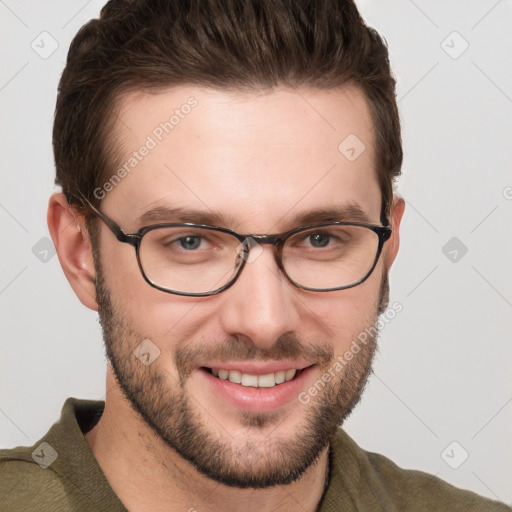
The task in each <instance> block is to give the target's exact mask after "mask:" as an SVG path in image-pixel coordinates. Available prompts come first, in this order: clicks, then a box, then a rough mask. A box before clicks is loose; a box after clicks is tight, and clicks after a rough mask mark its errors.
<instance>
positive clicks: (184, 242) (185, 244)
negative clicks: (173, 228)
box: [176, 236, 201, 251]
mask: <svg viewBox="0 0 512 512" xmlns="http://www.w3.org/2000/svg"><path fill="white" fill-rule="evenodd" d="M176 241H177V242H179V244H180V246H181V247H182V249H185V250H187V251H192V250H194V249H197V248H198V247H199V246H200V245H201V237H199V236H185V237H183V238H179V239H178V240H176Z"/></svg>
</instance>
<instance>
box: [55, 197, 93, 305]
mask: <svg viewBox="0 0 512 512" xmlns="http://www.w3.org/2000/svg"><path fill="white" fill-rule="evenodd" d="M47 221H48V229H49V230H50V235H51V237H52V240H53V244H54V245H55V249H56V250H57V255H58V257H59V261H60V265H61V267H62V270H63V271H64V274H65V275H66V278H67V280H68V281H69V284H70V285H71V288H73V290H74V292H75V293H76V295H77V297H78V298H79V299H80V302H82V304H84V305H85V306H87V307H88V308H90V309H92V310H94V311H97V310H98V303H97V301H96V289H95V286H94V279H95V274H96V273H95V270H94V260H93V256H92V247H91V244H90V242H89V235H88V233H87V229H86V227H85V222H84V218H83V216H81V215H80V214H79V213H78V212H77V211H76V209H74V208H73V207H72V206H70V205H69V203H68V202H67V200H66V197H65V196H64V194H60V193H59V194H53V195H52V196H51V197H50V201H49V203H48V216H47Z"/></svg>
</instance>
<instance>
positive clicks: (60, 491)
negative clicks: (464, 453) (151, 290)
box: [0, 398, 512, 512]
mask: <svg viewBox="0 0 512 512" xmlns="http://www.w3.org/2000/svg"><path fill="white" fill-rule="evenodd" d="M104 405H105V404H104V402H101V401H92V400H78V399H76V398H68V399H67V400H66V402H65V404H64V406H63V408H62V415H61V418H60V420H59V421H58V422H57V423H55V424H54V425H53V426H52V427H51V429H50V430H49V432H48V433H47V434H46V435H45V436H44V437H43V438H42V439H41V440H39V441H38V442H37V443H35V444H34V445H33V446H31V447H17V448H13V449H7V450H0V511H2V512H4V511H6V512H7V511H8V512H18V511H52V512H60V511H66V512H69V511H84V512H85V511H87V512H92V511H108V512H118V511H119V512H121V511H123V512H126V510H127V509H126V508H125V507H124V506H123V504H122V502H121V501H120V500H119V498H118V497H117V496H116V494H115V493H114V491H113V490H112V488H111V487H110V485H109V483H108V480H107V479H106V477H105V475H104V474H103V471H102V470H101V468H100V466H99V464H98V462H97V461H96V459H95V458H94V455H93V453H92V452H91V450H90V448H89V445H88V444H87V441H86V440H85V438H84V433H86V432H88V431H89V430H90V429H91V428H92V427H93V426H94V425H95V424H96V423H97V421H98V420H99V418H100V416H101V414H102V412H103V408H104ZM318 510H319V512H335V511H336V512H338V511H343V512H349V511H363V512H374V511H375V512H376V511H383V512H384V511H386V512H398V511H407V512H420V511H424V512H437V511H460V512H477V511H479V512H484V511H485V512H501V511H503V512H511V511H512V508H510V507H508V506H506V505H505V504H503V503H500V502H496V501H491V500H488V499H485V498H482V497H480V496H478V495H476V494H474V493H472V492H469V491H464V490H461V489H457V488H455V487H453V486H451V485H449V484H447V483H446V482H444V481H442V480H440V479H439V478H436V477H434V476H432V475H428V474H426V473H422V472H420V471H411V470H404V469H401V468H399V467H398V466H397V465H395V464H394V463H393V462H391V461H390V460H389V459H387V458H385V457H383V456H382V455H377V454H375V453H369V452H366V451H364V450H362V449H361V448H359V446H357V444H356V443H355V442H354V441H353V440H352V439H351V438H350V437H349V436H348V435H347V434H346V433H345V432H344V431H343V430H342V429H341V428H340V429H338V432H337V433H336V435H335V437H334V439H333V441H332V444H331V451H330V468H329V483H328V487H327V488H326V491H325V493H324V496H323V497H322V501H321V503H320V506H319V509H318Z"/></svg>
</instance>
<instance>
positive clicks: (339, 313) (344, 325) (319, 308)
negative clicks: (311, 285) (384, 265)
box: [310, 269, 381, 354]
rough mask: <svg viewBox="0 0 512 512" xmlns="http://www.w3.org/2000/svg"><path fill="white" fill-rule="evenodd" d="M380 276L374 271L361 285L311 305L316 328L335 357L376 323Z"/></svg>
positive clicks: (329, 295) (319, 298)
mask: <svg viewBox="0 0 512 512" xmlns="http://www.w3.org/2000/svg"><path fill="white" fill-rule="evenodd" d="M380 283H381V273H380V272H378V271H377V269H375V273H374V274H372V275H371V276H370V277H369V278H368V279H367V280H366V281H365V282H364V283H362V284H360V285H358V286H355V287H354V288H349V289H347V290H340V291H338V292H330V293H326V294H325V297H318V298H317V300H316V302H312V303H310V307H311V310H312V311H314V314H315V316H316V318H317V326H319V327H320V328H321V329H322V332H323V333H324V335H325V336H326V337H327V340H328V341H329V343H330V344H331V345H332V346H333V348H334V351H335V353H337V354H339V353H342V352H344V351H345V350H346V349H347V348H348V347H349V346H350V344H351V343H352V341H353V340H355V339H357V337H358V335H359V334H361V333H362V332H365V331H366V330H367V329H368V328H369V327H371V326H373V325H374V324H375V322H376V320H377V310H378V305H379V291H380Z"/></svg>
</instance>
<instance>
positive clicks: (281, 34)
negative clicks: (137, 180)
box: [53, 0, 403, 219]
mask: <svg viewBox="0 0 512 512" xmlns="http://www.w3.org/2000/svg"><path fill="white" fill-rule="evenodd" d="M185 84H190V85H200V86H211V87H214V88H218V89H225V90H226V89H227V90H254V91H256V90H259V89H271V88H273V87H276V86H280V85H284V86H290V87H298V86H308V87H315V88H321V89H329V88H337V87H340V86H343V85H346V84H354V85H356V86H358V87H360V88H361V90H362V91H363V92H364V94H365V97H366V99H367V101H368V104H369V108H370V113H371V117H372V121H373V124H374V130H375V141H376V148H375V150H376V162H375V165H376V171H377V179H378V181H379V185H380V188H381V191H382V211H381V218H382V219H384V218H385V217H387V216H388V215H389V211H390V207H391V203H392V199H393V181H394V179H395V178H396V177H397V176H398V175H399V174H400V172H401V171H400V170H401V166H402V158H403V154H402V143H401V136H400V120H399V115H398V108H397V104H396V98H395V79H394V78H393V76H392V74H391V70H390V65H389V58H388V50H387V46H386V43H385V41H384V40H383V39H382V38H381V37H380V36H379V34H378V33H377V32H376V31H375V30H374V29H372V28H370V27H368V26H367V25H366V24H365V23H364V21H363V20H362V18H361V16H360V15H359V12H358V10H357V8H356V6H355V4H354V2H353V1H352V0H110V1H109V2H108V3H107V4H106V5H105V6H104V7H103V9H102V10H101V13H100V17H99V18H98V19H92V20H90V21H89V22H88V23H86V24H85V25H84V26H83V27H82V28H81V29H80V31H79V32H78V33H77V35H76V36H75V38H74V39H73V41H72V43H71V46H70V49H69V53H68V57H67V63H66V67H65V69H64V71H63V73H62V77H61V80H60V83H59V90H58V96H57V105H56V109H55V122H54V127H53V150H54V156H55V165H56V171H57V174H56V180H55V182H56V184H57V185H60V186H61V187H62V189H63V192H64V194H65V195H66V198H67V200H68V202H69V203H70V204H72V205H74V206H76V207H77V208H79V207H80V205H81V201H80V200H79V197H78V195H77V193H76V191H77V190H78V191H80V192H81V193H82V194H84V195H85V196H86V197H87V198H88V199H89V201H90V202H91V203H92V204H94V205H97V204H98V202H99V200H98V198H97V197H95V196H94V195H93V191H94V190H95V189H96V188H97V187H100V186H101V184H103V183H105V182H107V181H108V180H109V178H110V177H111V176H112V175H113V174H114V171H115V169H116V165H117V163H118V162H117V161H118V160H119V159H120V158H121V155H119V154H118V153H119V151H120V148H119V147H118V146H116V141H115V140H114V137H113V133H114V130H113V129H112V128H113V127H114V123H115V121H116V105H117V103H116V101H117V100H118V99H119V98H120V95H121V94H123V93H125V92H129V91H135V90H144V91H147V92H158V91H162V90H165V89H166V88H169V87H172V86H176V85H185Z"/></svg>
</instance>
